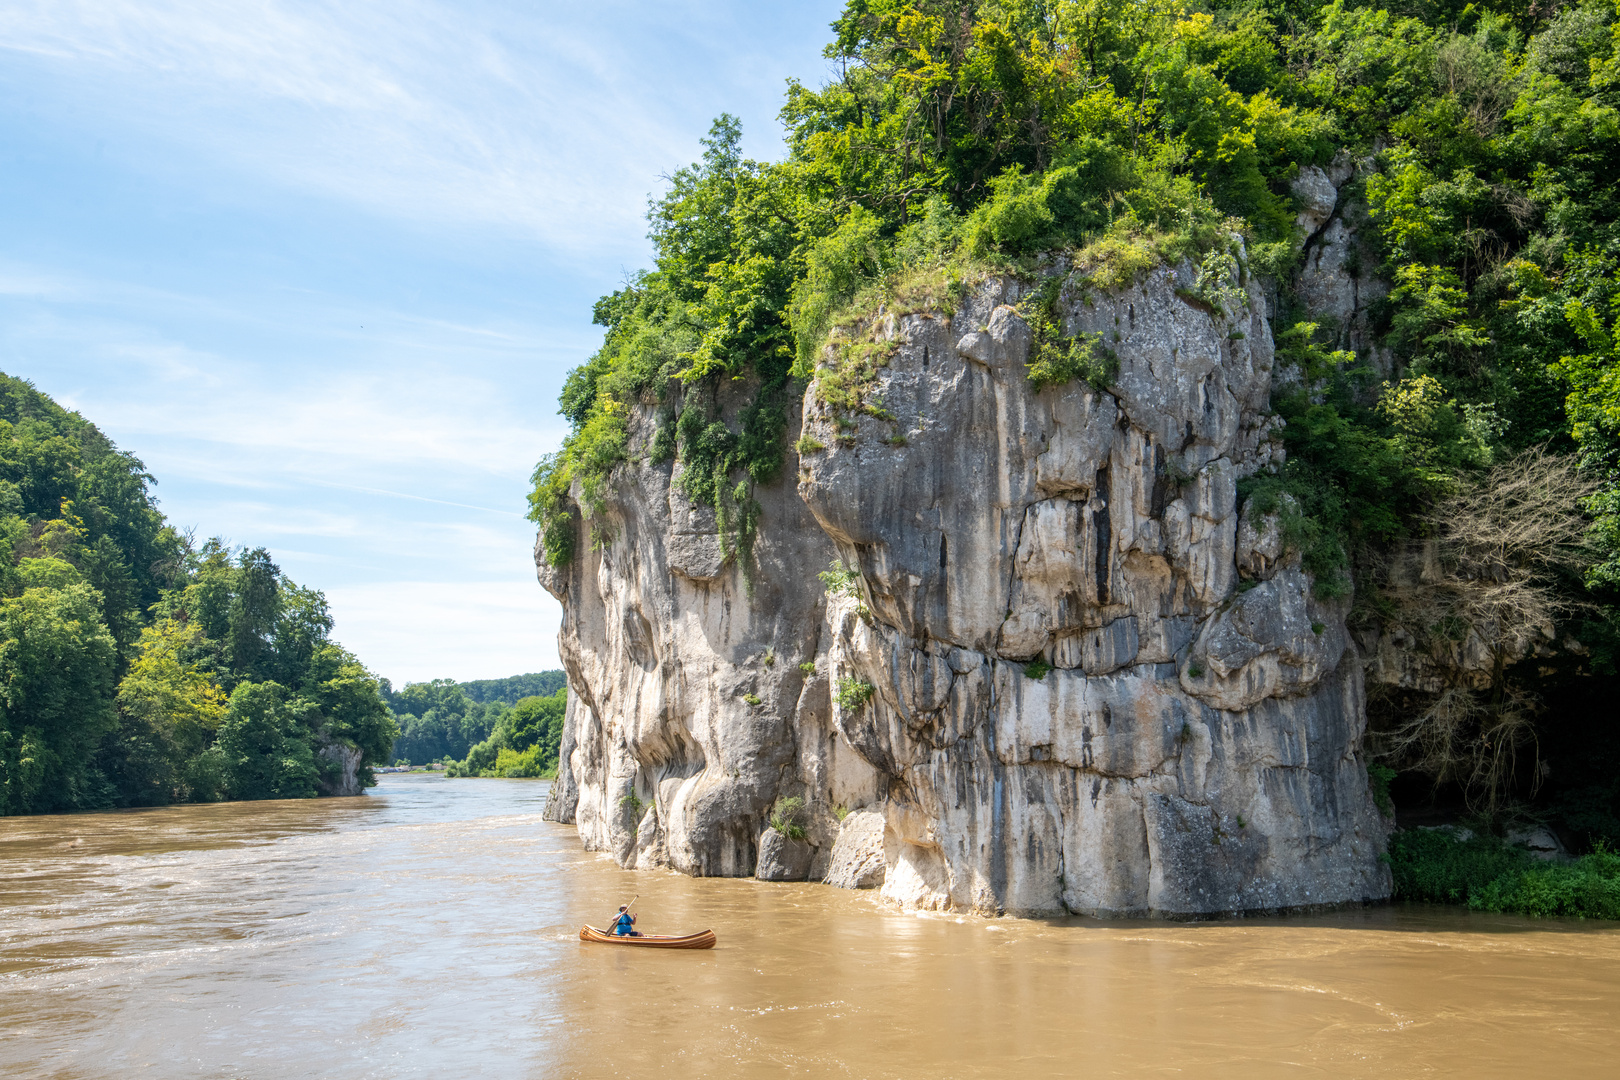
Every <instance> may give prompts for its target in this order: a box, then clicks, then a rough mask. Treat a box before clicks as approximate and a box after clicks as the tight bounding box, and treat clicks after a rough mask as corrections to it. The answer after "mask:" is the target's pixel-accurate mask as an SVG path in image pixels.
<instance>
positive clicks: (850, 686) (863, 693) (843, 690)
mask: <svg viewBox="0 0 1620 1080" xmlns="http://www.w3.org/2000/svg"><path fill="white" fill-rule="evenodd" d="M876 692H877V691H876V688H875V687H874V686H873V685H872V684H871V683H869V682H866V681H865V680H863V679H851V678H843V679H839V680H838V687H837V691H836V693H837V697H838V706H839V708H842V709H858V708H860V707H861V706H862V705H865V704H866V703H867V702H868V701H871V700H872V695H873V694H874V693H876Z"/></svg>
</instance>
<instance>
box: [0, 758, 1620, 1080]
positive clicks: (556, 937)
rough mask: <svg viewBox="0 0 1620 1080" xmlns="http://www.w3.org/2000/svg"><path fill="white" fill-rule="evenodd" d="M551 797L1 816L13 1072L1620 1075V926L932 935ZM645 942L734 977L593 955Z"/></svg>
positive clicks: (0, 889) (940, 931) (258, 1077)
mask: <svg viewBox="0 0 1620 1080" xmlns="http://www.w3.org/2000/svg"><path fill="white" fill-rule="evenodd" d="M547 787H548V785H546V784H544V783H542V782H538V781H522V780H446V779H442V778H439V777H428V776H388V777H385V778H384V779H383V782H382V784H381V785H380V786H379V787H377V788H376V789H374V790H373V792H372V794H371V795H369V796H367V797H365V798H357V799H327V800H315V801H307V802H303V801H298V802H272V803H235V804H227V805H214V806H184V807H172V808H166V809H158V810H140V811H122V812H110V813H95V814H73V815H61V816H54V817H33V818H3V819H0V1075H5V1076H17V1077H50V1078H52V1080H76V1078H90V1077H96V1078H101V1077H139V1076H151V1077H171V1076H172V1077H193V1076H195V1077H218V1078H226V1077H243V1078H248V1080H276V1078H282V1077H326V1076H331V1077H337V1076H342V1077H351V1078H352V1077H378V1078H384V1077H386V1078H394V1077H444V1078H449V1077H463V1076H466V1077H474V1076H476V1077H586V1078H595V1077H618V1076H623V1077H638V1078H639V1077H656V1076H669V1077H709V1076H715V1077H725V1078H727V1080H746V1078H753V1077H776V1076H780V1075H784V1074H786V1075H797V1076H807V1077H811V1076H813V1077H856V1078H867V1077H871V1078H890V1077H893V1078H905V1080H913V1078H922V1077H1016V1078H1019V1080H1032V1078H1036V1077H1059V1076H1061V1077H1158V1076H1185V1077H1200V1078H1209V1077H1244V1078H1253V1077H1270V1076H1290V1077H1298V1076H1329V1077H1379V1078H1388V1077H1414V1076H1445V1077H1452V1076H1468V1077H1512V1078H1514V1080H1525V1078H1529V1077H1542V1076H1545V1077H1553V1076H1556V1077H1562V1078H1566V1080H1567V1078H1576V1077H1613V1076H1615V1075H1616V1074H1617V1070H1620V1034H1617V1031H1616V1018H1617V1016H1620V928H1617V927H1616V926H1615V925H1614V924H1605V923H1584V924H1583V923H1569V922H1535V921H1530V920H1524V919H1516V918H1505V917H1494V916H1490V917H1487V916H1471V915H1468V914H1466V913H1462V912H1456V911H1449V910H1435V909H1413V908H1405V907H1390V908H1381V909H1374V910H1368V911H1355V912H1350V913H1345V914H1340V915H1335V916H1331V917H1311V918H1294V919H1278V920H1256V921H1249V922H1236V923H1224V924H1194V925H1186V924H1168V923H1108V922H1097V921H1092V920H1083V919H1071V920H1062V921H1050V922H1023V921H1016V920H1011V919H1002V920H984V919H973V918H966V919H958V918H956V917H918V916H915V915H905V914H900V913H898V912H894V911H890V910H887V909H886V908H884V907H883V906H881V905H880V904H879V903H878V902H877V900H876V898H875V897H873V896H871V895H870V894H860V893H850V892H844V891H842V890H837V889H829V888H826V887H823V886H818V885H764V884H759V883H755V882H751V881H728V880H713V879H710V880H693V879H689V878H685V877H682V876H680V875H677V874H673V873H642V874H633V873H628V872H625V871H622V870H619V869H618V868H617V867H616V866H614V865H613V864H612V863H611V862H609V861H607V860H605V859H603V858H600V857H598V856H596V855H591V854H586V853H583V852H581V851H580V850H579V846H578V842H577V840H576V839H575V836H574V831H573V829H572V828H570V827H563V826H557V825H550V824H547V823H545V822H543V821H541V820H540V811H541V809H542V806H543V805H544V801H545V796H546V789H547ZM634 893H640V894H641V900H640V901H639V903H638V904H637V910H638V911H639V912H640V913H641V915H642V920H641V922H642V927H643V929H646V930H650V931H655V932H685V931H692V930H699V929H702V928H704V927H708V926H712V927H714V929H715V930H716V931H717V932H718V934H719V938H720V943H719V947H718V948H716V949H715V950H714V951H713V952H711V953H656V952H654V953H646V952H638V951H632V950H628V949H619V948H613V947H610V946H600V945H585V944H582V943H580V942H579V941H578V940H577V938H576V936H575V935H576V932H577V930H578V927H579V925H580V924H581V923H582V922H586V921H591V922H596V923H598V924H602V923H605V922H606V920H607V919H608V917H609V915H610V913H611V911H612V909H613V907H614V905H615V904H617V903H621V902H623V901H624V900H626V899H628V898H629V897H630V896H631V895H632V894H634Z"/></svg>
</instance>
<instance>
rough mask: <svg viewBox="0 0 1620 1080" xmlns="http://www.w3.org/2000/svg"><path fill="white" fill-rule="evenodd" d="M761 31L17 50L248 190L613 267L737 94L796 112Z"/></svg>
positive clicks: (607, 10)
mask: <svg viewBox="0 0 1620 1080" xmlns="http://www.w3.org/2000/svg"><path fill="white" fill-rule="evenodd" d="M745 10H746V9H741V8H740V6H739V9H737V10H730V11H728V10H725V9H724V6H722V7H721V8H719V9H716V7H715V6H714V5H702V4H692V3H688V4H678V3H677V4H667V5H662V6H660V7H657V8H648V7H640V8H635V7H630V6H627V5H615V4H597V5H572V6H563V5H547V6H545V7H543V8H533V9H525V8H506V7H500V6H496V5H480V4H472V5H457V6H455V7H451V6H448V5H444V4H439V3H432V2H428V0H389V2H387V3H377V2H373V3H366V2H359V0H346V2H343V3H320V2H310V3H285V2H282V3H277V2H268V3H256V4H240V3H234V2H227V0H212V2H211V0H34V2H20V3H12V4H8V5H5V7H4V9H3V11H0V48H5V49H8V50H10V51H11V52H12V53H13V55H14V58H15V59H16V60H21V61H27V62H30V63H31V64H32V65H38V66H40V67H43V68H46V69H51V70H55V71H57V72H58V73H59V74H68V73H71V75H72V76H73V87H74V89H73V92H74V93H77V94H82V95H88V96H95V97H97V98H98V107H100V108H103V109H112V110H115V111H117V112H119V113H120V114H122V115H123V116H124V118H125V120H126V121H127V122H128V123H130V124H132V125H138V126H139V127H140V128H142V129H144V130H145V131H146V132H147V133H148V134H149V135H157V136H159V137H161V138H163V139H165V140H168V141H172V142H178V143H190V144H193V146H194V148H195V147H196V146H197V145H198V144H202V145H206V147H207V149H208V152H209V156H211V157H224V158H226V159H229V160H231V161H233V162H234V165H235V167H236V168H237V169H238V170H240V171H243V172H251V173H254V174H255V175H257V176H261V177H269V178H271V179H274V180H277V181H279V182H281V183H283V184H290V185H294V186H298V187H301V188H305V189H308V190H312V191H315V192H320V193H323V194H327V195H331V196H335V197H337V198H340V199H343V200H345V201H347V202H350V203H353V204H357V205H360V206H364V207H367V208H369V209H371V210H374V211H377V212H380V213H384V214H392V215H396V216H408V217H410V218H412V219H414V220H417V221H430V220H439V221H458V222H466V221H476V222H484V223H489V224H495V225H505V226H516V227H518V228H520V229H523V230H526V231H529V232H530V233H532V234H533V235H535V236H536V237H538V238H540V239H542V240H544V241H545V242H547V243H548V244H551V245H554V246H556V247H558V248H560V249H564V250H568V251H572V252H575V253H580V254H583V253H586V252H591V253H593V255H594V257H598V258H599V257H600V256H601V255H602V254H603V253H604V252H603V245H604V241H605V242H606V243H607V245H608V246H609V248H610V249H612V250H613V251H614V252H616V253H617V254H619V255H621V256H622V255H623V254H624V253H625V252H626V251H627V250H628V248H627V246H626V245H629V246H630V247H634V246H636V245H638V244H639V234H640V232H641V226H640V220H639V219H640V215H641V209H642V199H643V197H644V196H645V195H646V194H647V192H648V191H649V190H651V189H652V188H653V187H655V186H656V185H657V178H658V176H659V174H660V173H661V172H663V171H665V170H668V169H669V168H671V167H672V166H674V165H676V164H679V163H680V162H682V161H685V160H690V159H691V158H692V157H693V156H694V154H695V151H696V146H695V145H694V136H695V135H696V134H697V133H698V132H696V131H694V130H692V129H691V128H692V120H691V115H690V114H691V113H692V112H693V111H694V110H702V111H718V109H716V108H713V106H712V105H711V106H705V104H704V103H703V102H702V101H701V100H700V99H701V98H703V97H704V96H706V95H707V96H712V90H713V82H714V81H715V79H716V76H717V75H718V76H719V77H720V78H721V79H725V78H728V77H729V78H731V79H733V80H737V81H740V82H743V83H744V84H751V83H753V82H755V81H757V80H761V79H768V81H769V82H770V83H771V84H773V88H774V89H776V90H777V92H779V88H780V86H781V79H782V77H783V75H784V74H786V72H784V71H782V70H780V69H777V70H774V71H771V72H770V73H769V75H768V76H767V75H766V73H765V72H764V71H761V70H758V69H757V68H756V67H751V66H750V65H740V66H733V65H731V64H728V60H729V59H730V58H729V57H726V56H725V54H724V52H723V51H722V50H724V49H725V47H726V45H727V43H728V39H727V35H726V32H725V31H726V29H728V28H730V27H727V25H726V24H727V23H728V22H729V23H732V24H733V26H734V18H733V17H734V16H738V15H739V14H740V13H741V11H745ZM705 54H707V55H705ZM649 60H651V61H652V62H651V63H649ZM702 64H707V65H708V66H709V67H710V71H709V72H707V77H706V78H705V79H700V80H694V79H692V78H691V76H690V71H691V68H692V67H693V66H695V65H702ZM757 89H759V88H758V87H756V86H753V85H748V86H747V90H746V91H744V92H741V93H739V94H738V96H741V97H744V98H747V99H750V101H749V103H750V104H751V103H752V100H751V99H753V98H755V97H756V93H755V92H756V91H757ZM715 104H721V103H719V102H716V103H715ZM734 107H735V106H734ZM759 134H760V135H766V132H764V131H761V132H760V133H759ZM764 141H765V142H766V143H767V144H770V145H774V141H775V140H774V133H772V134H770V135H769V137H768V138H767V139H765V140H764Z"/></svg>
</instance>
